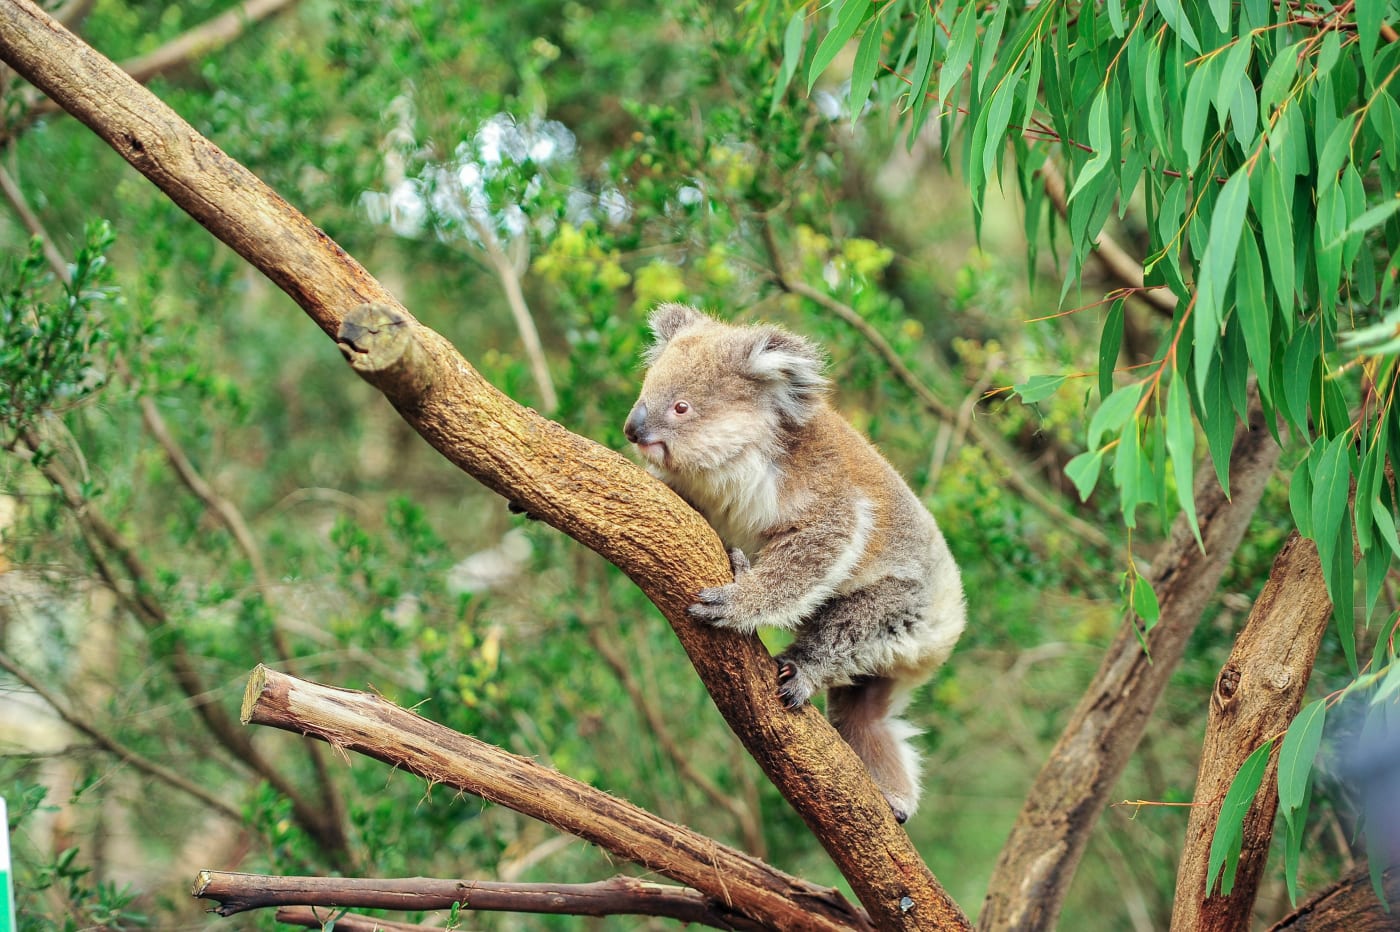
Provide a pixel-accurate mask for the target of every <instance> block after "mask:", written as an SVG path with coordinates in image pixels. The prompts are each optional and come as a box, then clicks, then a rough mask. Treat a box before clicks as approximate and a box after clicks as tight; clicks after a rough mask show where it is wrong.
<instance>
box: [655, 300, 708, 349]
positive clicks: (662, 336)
mask: <svg viewBox="0 0 1400 932" xmlns="http://www.w3.org/2000/svg"><path fill="white" fill-rule="evenodd" d="M708 319H709V318H707V317H706V316H705V315H704V314H701V313H700V312H699V311H697V310H696V309H695V308H693V307H691V306H690V305H688V304H675V303H672V302H668V303H666V304H659V305H657V307H656V310H654V311H652V312H651V319H650V323H651V332H652V333H653V334H654V335H655V336H656V339H657V341H658V342H660V343H665V342H666V341H667V340H669V339H671V338H672V337H673V336H675V335H676V334H678V333H680V332H681V331H682V330H684V329H685V328H686V327H689V326H690V325H692V324H698V323H701V322H703V321H706V320H708Z"/></svg>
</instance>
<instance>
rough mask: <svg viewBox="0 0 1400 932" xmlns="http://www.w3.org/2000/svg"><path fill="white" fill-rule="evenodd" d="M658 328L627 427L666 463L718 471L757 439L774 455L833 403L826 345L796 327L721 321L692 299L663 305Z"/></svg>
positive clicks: (651, 455)
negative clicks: (787, 434)
mask: <svg viewBox="0 0 1400 932" xmlns="http://www.w3.org/2000/svg"><path fill="white" fill-rule="evenodd" d="M651 330H652V333H653V334H654V335H655V337H656V341H655V342H654V343H653V344H652V346H651V348H650V349H648V350H647V352H646V355H645V359H646V362H647V367H648V368H647V374H646V379H645V380H644V381H643V383H642V393H641V396H640V397H639V398H638V399H637V403H636V404H635V405H633V407H632V413H631V414H629V415H628V416H627V423H626V425H625V427H624V433H625V434H626V435H627V439H628V440H630V441H631V442H632V443H634V444H636V446H637V449H638V450H639V451H641V453H642V455H643V456H645V457H646V458H647V459H648V460H650V461H651V462H652V463H654V464H656V465H657V466H660V467H661V468H663V469H666V470H669V471H672V472H697V471H704V470H707V469H715V468H717V467H720V466H723V465H724V464H725V463H728V462H730V461H731V460H733V459H734V458H735V457H737V456H739V455H740V454H742V453H744V452H745V451H746V450H748V449H751V448H754V447H761V448H764V449H766V450H767V452H769V453H773V452H775V451H776V448H777V444H778V443H779V441H780V439H781V434H782V432H784V431H789V430H793V429H796V428H798V427H801V426H802V425H803V424H806V423H807V422H808V421H809V420H811V418H812V416H813V415H814V414H816V412H817V411H818V409H819V408H820V406H821V405H822V403H823V397H824V395H825V393H826V385H827V381H826V378H825V377H824V376H823V375H822V369H823V367H824V364H825V359H824V357H823V355H822V351H821V349H820V348H818V347H817V345H816V344H814V343H812V342H810V341H808V340H805V339H803V338H802V337H799V336H796V335H794V334H791V333H788V332H787V331H786V330H782V329H780V328H778V327H772V326H768V325H764V324H759V325H754V326H748V327H736V326H732V325H730V324H724V323H720V322H719V321H717V320H715V319H714V318H713V317H708V316H706V315H704V314H702V313H700V312H699V311H697V310H695V309H694V308H692V307H687V306H685V305H683V304H663V305H661V306H660V307H658V308H657V309H656V310H655V311H654V312H653V313H652V315H651Z"/></svg>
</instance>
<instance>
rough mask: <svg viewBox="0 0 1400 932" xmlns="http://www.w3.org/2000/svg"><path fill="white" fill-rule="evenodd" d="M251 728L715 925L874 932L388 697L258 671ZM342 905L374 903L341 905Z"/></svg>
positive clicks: (820, 900) (738, 855)
mask: <svg viewBox="0 0 1400 932" xmlns="http://www.w3.org/2000/svg"><path fill="white" fill-rule="evenodd" d="M242 718H243V721H244V722H245V723H249V724H254V725H270V726H272V727H274V728H280V729H282V730H284V731H289V732H292V733H294V734H302V735H307V736H309V737H313V738H318V739H320V740H322V741H325V742H327V743H329V744H330V745H331V746H332V747H335V748H338V749H340V750H341V751H342V752H344V751H354V752H356V753H358V754H363V755H365V756H367V757H372V758H374V759H376V760H380V761H383V762H384V763H387V764H390V765H392V766H393V767H395V768H399V769H404V770H407V771H409V772H411V773H414V774H417V775H418V776H420V777H422V778H424V779H425V780H427V781H428V782H429V784H437V783H442V784H445V785H447V786H451V787H454V788H455V789H458V790H462V791H464V792H467V793H471V794H473V795H476V796H480V797H481V798H482V799H486V800H489V801H491V802H495V803H499V804H501V805H504V806H506V807H508V808H511V809H514V810H515V811H517V812H520V813H522V814H524V815H527V816H530V817H531V818H534V819H538V820H540V821H542V822H546V823H548V824H550V825H553V826H554V827H556V828H558V829H561V830H563V831H566V832H569V833H570V834H573V835H577V836H578V837H580V838H582V839H584V840H586V841H589V842H592V843H593V844H596V845H598V846H599V847H601V848H603V849H604V850H606V851H609V852H611V853H613V854H615V855H617V856H619V857H623V858H626V859H627V860H629V861H633V862H635V863H637V864H641V865H643V866H644V867H647V868H649V869H650V870H653V871H656V872H657V873H659V874H662V875H664V876H666V877H670V878H672V879H673V880H677V881H680V882H681V883H683V884H685V885H686V886H688V887H692V888H694V889H695V890H698V891H699V892H700V893H701V894H703V895H704V897H705V902H706V903H708V906H707V910H708V912H709V913H713V914H714V915H716V916H717V917H721V918H724V917H730V916H733V915H734V914H735V913H736V912H738V913H739V915H741V916H748V917H751V920H750V925H752V923H753V922H754V921H756V922H759V923H762V924H764V925H768V926H771V927H774V928H781V929H797V928H804V929H817V930H837V929H869V928H871V926H870V923H869V920H868V919H867V918H866V916H865V915H864V914H863V913H862V912H861V911H860V910H858V909H857V908H855V907H853V906H852V905H851V904H850V903H848V902H847V901H846V900H845V898H844V897H842V896H841V894H840V893H839V892H838V891H836V890H832V889H829V888H824V887H818V886H816V885H814V884H810V883H807V882H806V881H803V880H800V879H798V878H796V877H792V876H790V875H788V874H784V873H783V872H781V871H779V870H777V869H776V868H773V867H770V866H769V865H767V864H764V863H763V862H761V861H759V860H758V859H756V858H753V857H750V856H749V855H746V854H744V853H743V852H741V851H737V850H735V849H733V848H730V847H728V846H726V845H722V844H719V843H718V842H716V841H714V840H712V839H710V838H707V837H705V836H703V835H700V834H698V833H696V832H693V831H691V830H690V829H688V828H685V827H683V826H680V825H675V824H673V823H669V822H666V821H665V820H663V819H661V818H659V817H658V816H655V815H653V814H651V813H649V812H647V811H645V810H643V809H640V808H638V807H636V806H634V805H632V804H631V803H628V802H624V801H623V800H620V799H618V798H616V797H614V796H609V795H608V794H607V793H604V792H603V791H601V790H598V789H595V788H593V787H591V786H589V785H587V784H585V783H580V782H578V781H576V780H573V779H571V778H569V777H566V776H564V775H563V774H561V773H559V772H557V771H554V770H551V769H549V768H548V767H544V766H542V765H540V764H537V763H535V762H534V761H532V760H529V759H528V758H524V757H518V756H516V755H514V754H510V753H508V752H506V751H503V750H501V749H500V748H498V747H495V746H493V745H490V744H486V743H485V742H482V741H478V740H476V739H475V738H469V737H467V736H465V735H460V734H458V733H456V732H454V731H452V730H451V729H448V728H446V727H444V726H442V725H438V724H436V723H434V722H430V721H428V720H427V719H424V718H422V717H420V716H418V715H415V714H414V713H412V712H409V711H407V710H405V709H402V708H399V707H398V706H396V705H394V704H393V703H391V702H388V701H387V700H385V699H381V698H380V697H378V696H375V695H371V694H369V693H362V692H354V691H351V690H345V689H335V688H332V687H329V686H321V685H319V684H316V683H310V682H307V681H305V680H300V679H297V678H296V677H292V676H288V675H287V674H284V673H278V672H276V671H273V670H269V669H268V668H266V667H263V666H259V667H258V668H256V669H255V670H254V671H253V673H252V675H251V676H250V677H249V679H248V688H247V692H246V693H245V695H244V699H243V712H242ZM200 876H201V878H204V877H209V876H212V875H211V874H209V873H208V872H206V873H204V874H201V875H200ZM365 883H366V884H380V883H384V882H381V881H373V882H368V881H367V882H365ZM288 884H289V886H285V887H283V886H276V887H271V888H269V889H270V890H274V891H276V890H282V891H284V892H285V891H286V890H290V889H295V887H296V882H292V881H288ZM201 890H203V891H204V892H201ZM207 890H208V887H207V886H205V885H203V883H202V882H201V885H200V886H199V887H197V888H196V895H200V896H203V895H206V893H207ZM439 892H441V891H440V890H439ZM273 895H280V894H273ZM451 895H453V896H460V895H461V892H460V890H458V891H455V892H454V893H453V894H451ZM214 898H215V899H222V898H221V897H217V896H216V897H214ZM288 902H299V903H308V902H312V903H315V902H320V901H308V900H304V899H301V900H293V899H282V900H278V901H276V904H285V903H288ZM276 904H269V905H276ZM339 905H355V906H365V905H368V904H367V903H365V902H362V901H357V902H345V901H339ZM444 905H447V906H450V905H451V903H450V902H449V903H446V904H444ZM225 908H227V907H225ZM438 908H441V907H438ZM725 921H726V922H729V925H721V926H719V928H729V927H733V925H734V924H733V922H732V921H731V920H730V919H728V918H725Z"/></svg>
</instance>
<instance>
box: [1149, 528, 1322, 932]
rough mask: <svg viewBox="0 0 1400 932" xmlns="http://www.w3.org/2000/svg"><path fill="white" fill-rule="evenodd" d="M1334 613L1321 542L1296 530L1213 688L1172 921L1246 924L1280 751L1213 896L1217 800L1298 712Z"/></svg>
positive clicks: (1270, 821) (1260, 870)
mask: <svg viewBox="0 0 1400 932" xmlns="http://www.w3.org/2000/svg"><path fill="white" fill-rule="evenodd" d="M1331 618H1332V600H1331V599H1329V598H1328V596H1327V586H1326V584H1325V583H1324V581H1323V577H1322V564H1321V562H1320V561H1319V559H1318V554H1317V545H1316V544H1314V543H1313V542H1312V541H1310V540H1307V539H1306V538H1303V537H1300V536H1299V535H1298V532H1297V531H1294V532H1293V533H1292V534H1291V535H1289V537H1288V539H1287V540H1286V541H1285V542H1284V544H1283V546H1282V547H1281V548H1280V549H1279V552H1278V556H1277V557H1275V559H1274V564H1273V567H1272V568H1271V569H1270V570H1269V581H1268V582H1267V583H1266V584H1265V586H1264V590H1263V591H1262V592H1260V593H1259V597H1258V598H1257V599H1255V600H1254V608H1253V609H1252V610H1251V611H1250V613H1249V620H1248V621H1247V622H1246V623H1245V626H1244V630H1243V631H1241V632H1240V634H1239V636H1238V637H1237V638H1236V639H1235V646H1234V648H1233V649H1232V650H1231V651H1230V657H1229V659H1228V660H1227V661H1226V662H1225V666H1224V667H1223V668H1222V669H1221V671H1220V675H1219V676H1218V677H1216V680H1215V688H1214V689H1213V690H1211V694H1210V716H1209V720H1208V722H1207V724H1206V736H1205V741H1204V743H1203V744H1202V747H1201V765H1200V772H1199V774H1198V775H1197V777H1196V793H1195V800H1194V802H1195V804H1194V805H1193V806H1192V807H1191V817H1190V821H1189V822H1188V824H1187V826H1186V845H1185V848H1184V850H1183V851H1182V854H1181V859H1180V861H1179V863H1178V866H1177V874H1176V902H1175V904H1174V906H1173V908H1172V928H1174V929H1202V930H1207V929H1220V930H1227V929H1239V928H1243V927H1245V926H1247V925H1248V924H1249V920H1250V916H1251V914H1252V912H1253V908H1254V898H1255V895H1256V894H1257V893H1258V891H1259V881H1260V879H1261V878H1262V877H1263V874H1264V865H1265V863H1266V862H1267V861H1268V857H1269V841H1270V839H1272V837H1273V827H1274V814H1275V812H1276V810H1277V809H1278V781H1277V776H1278V758H1277V756H1272V757H1271V758H1270V760H1269V763H1268V766H1267V767H1266V768H1265V771H1264V777H1263V780H1262V781H1261V784H1260V789H1259V792H1258V793H1257V794H1255V797H1254V800H1253V802H1252V803H1251V804H1250V807H1249V811H1248V812H1247V813H1246V814H1245V815H1244V817H1243V820H1242V825H1241V826H1240V835H1241V848H1240V856H1239V862H1238V865H1237V867H1236V868H1235V869H1234V870H1233V871H1232V873H1233V875H1234V878H1235V882H1234V885H1233V889H1231V891H1230V893H1229V894H1228V895H1216V894H1215V893H1214V891H1213V890H1212V885H1211V883H1210V882H1209V881H1210V879H1209V877H1208V876H1207V868H1208V866H1209V856H1210V847H1211V840H1212V839H1213V838H1214V837H1215V833H1216V828H1217V826H1218V824H1219V820H1220V816H1221V812H1220V805H1221V802H1222V801H1223V800H1224V798H1225V793H1226V791H1227V790H1229V788H1230V784H1231V781H1233V780H1234V778H1235V774H1236V773H1237V772H1238V771H1239V769H1240V767H1241V766H1242V765H1243V764H1244V762H1245V760H1246V759H1247V758H1248V757H1249V756H1250V754H1251V753H1253V751H1254V750H1255V749H1256V748H1258V747H1261V746H1262V745H1263V744H1264V743H1265V742H1267V741H1269V740H1271V739H1273V738H1275V737H1277V736H1278V735H1280V734H1282V733H1283V732H1284V731H1285V730H1287V728H1288V723H1289V722H1291V721H1292V720H1293V717H1294V716H1295V715H1297V714H1298V710H1299V709H1300V708H1301V707H1302V704H1303V693H1304V691H1305V690H1306V689H1307V686H1308V679H1309V678H1310V677H1311V675H1312V669H1313V663H1314V662H1315V661H1316V660H1317V652H1318V649H1319V647H1320V646H1321V644H1322V636H1323V635H1324V634H1325V633H1326V632H1327V623H1328V621H1330V620H1331Z"/></svg>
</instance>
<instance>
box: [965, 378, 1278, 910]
mask: <svg viewBox="0 0 1400 932" xmlns="http://www.w3.org/2000/svg"><path fill="white" fill-rule="evenodd" d="M1250 410H1251V416H1250V420H1249V423H1247V424H1244V425H1241V427H1240V429H1239V430H1238V431H1236V433H1235V441H1234V447H1233V452H1232V453H1231V456H1230V491H1231V493H1232V494H1231V496H1230V497H1229V498H1227V497H1226V496H1225V493H1224V492H1223V491H1222V490H1221V488H1220V485H1219V484H1218V483H1217V482H1216V479H1215V470H1214V468H1213V467H1212V465H1211V464H1210V463H1208V462H1203V463H1202V464H1201V466H1200V468H1199V469H1198V470H1197V471H1196V486H1195V495H1196V513H1197V515H1198V516H1199V520H1200V530H1201V538H1202V539H1203V540H1204V542H1205V547H1204V549H1202V548H1201V547H1199V546H1198V545H1197V544H1196V538H1195V537H1194V536H1193V535H1192V533H1191V530H1190V528H1189V526H1188V525H1187V523H1186V520H1185V516H1181V517H1179V518H1178V519H1177V520H1176V522H1175V523H1174V524H1173V526H1172V535H1171V540H1170V542H1169V543H1168V544H1167V547H1166V548H1165V549H1164V550H1163V551H1162V553H1161V555H1160V556H1158V557H1157V559H1155V560H1153V561H1152V566H1153V571H1152V574H1151V583H1152V588H1153V590H1154V591H1155V592H1156V593H1157V598H1158V599H1159V601H1160V603H1161V616H1160V618H1159V619H1158V621H1157V625H1156V627H1154V628H1153V629H1152V630H1151V631H1149V632H1148V633H1147V635H1146V642H1147V644H1146V649H1145V650H1144V648H1143V645H1142V644H1141V643H1139V631H1138V630H1137V626H1138V624H1139V622H1138V620H1137V619H1136V618H1130V619H1129V620H1128V622H1127V623H1126V624H1124V625H1123V627H1122V629H1121V630H1120V631H1119V632H1118V636H1117V637H1116V638H1114V640H1113V644H1112V645H1110V647H1109V649H1108V652H1107V653H1106V654H1105V656H1104V659H1103V662H1102V663H1101V664H1100V666H1099V670H1098V673H1097V674H1095V676H1094V679H1093V681H1092V682H1091V683H1090V684H1089V687H1088V688H1087V689H1086V690H1085V692H1084V695H1083V697H1082V698H1081V699H1080V700H1079V705H1078V706H1077V707H1076V708H1075V710H1074V713H1073V714H1072V715H1071V716H1070V721H1069V724H1067V725H1066V726H1065V729H1064V731H1063V732H1062V733H1061V735H1060V740H1059V741H1058V742H1057V743H1056V744H1055V747H1054V748H1053V749H1052V750H1051V752H1050V756H1049V758H1048V759H1047V760H1046V762H1045V765H1044V766H1043V767H1042V768H1041V770H1040V773H1039V775H1037V777H1036V779H1035V782H1034V783H1032V785H1031V789H1030V792H1029V794H1028V795H1027V797H1026V803H1025V805H1024V807H1022V809H1021V814H1020V816H1019V817H1018V818H1017V820H1016V824H1015V825H1014V826H1013V827H1012V829H1011V836H1010V837H1009V838H1008V839H1007V842H1006V845H1005V847H1003V848H1002V850H1001V855H1000V856H999V857H998V859H997V864H996V868H995V869H994V870H993V871H992V878H991V881H990V883H989V885H988V888H987V889H988V893H987V900H986V903H985V904H984V906H983V908H982V914H981V916H980V917H978V927H979V928H982V929H1051V928H1054V927H1055V922H1056V919H1057V917H1058V916H1059V912H1060V906H1061V904H1062V903H1063V902H1064V897H1065V893H1066V892H1067V891H1068V890H1069V884H1070V881H1071V880H1072V879H1073V878H1074V872H1075V869H1076V868H1077V867H1078V866H1079V860H1080V858H1081V857H1083V855H1084V849H1085V847H1086V846H1087V845H1088V843H1089V835H1090V834H1091V833H1092V831H1093V829H1094V826H1095V825H1096V824H1097V823H1098V819H1099V814H1100V813H1101V812H1102V811H1103V807H1104V805H1105V803H1106V802H1107V801H1108V794H1109V793H1110V792H1111V791H1112V789H1113V784H1114V781H1116V780H1117V779H1118V777H1119V775H1120V774H1122V772H1123V768H1124V766H1126V765H1127V762H1128V758H1129V757H1131V756H1132V753H1133V750H1134V749H1135V748H1136V747H1137V745H1138V742H1139V741H1140V740H1141V739H1142V734H1143V731H1144V729H1145V728H1146V727H1147V720H1148V718H1149V717H1150V716H1151V714H1152V710H1153V709H1154V708H1155V707H1156V705H1157V700H1158V699H1160V698H1161V696H1162V692H1163V690H1165V689H1166V686H1167V681H1168V680H1169V679H1170V678H1171V675H1172V671H1173V670H1175V669H1176V665H1177V664H1178V663H1179V662H1180V661H1181V657H1182V655H1183V654H1184V653H1185V651H1186V644H1187V641H1188V640H1189V639H1190V637H1191V632H1192V631H1193V630H1195V628H1196V624H1197V622H1198V621H1200V618H1201V612H1202V611H1203V610H1204V609H1205V607H1206V603H1207V602H1208V601H1209V600H1210V599H1211V597H1212V596H1213V595H1214V594H1215V591H1216V586H1217V585H1218V584H1219V582H1220V577H1221V575H1222V574H1223V573H1224V572H1225V569H1226V567H1227V566H1229V564H1230V559H1231V557H1232V556H1233V555H1234V553H1235V549H1236V548H1237V547H1238V546H1239V543H1240V539H1241V538H1242V537H1243V536H1244V532H1245V529H1246V528H1247V527H1248V526H1249V519H1250V517H1251V516H1252V515H1253V514H1254V510H1255V508H1256V506H1258V504H1259V497H1260V495H1261V494H1262V493H1263V490H1264V483H1265V481H1266V480H1267V479H1268V478H1269V474H1270V473H1271V472H1272V471H1273V467H1274V464H1275V463H1276V462H1278V455H1279V452H1280V451H1279V446H1278V444H1277V443H1275V442H1274V439H1273V436H1272V435H1271V434H1270V433H1269V431H1268V430H1267V429H1266V427H1265V424H1264V418H1263V415H1262V414H1261V413H1260V409H1259V400H1258V396H1257V395H1252V396H1251V408H1250Z"/></svg>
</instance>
